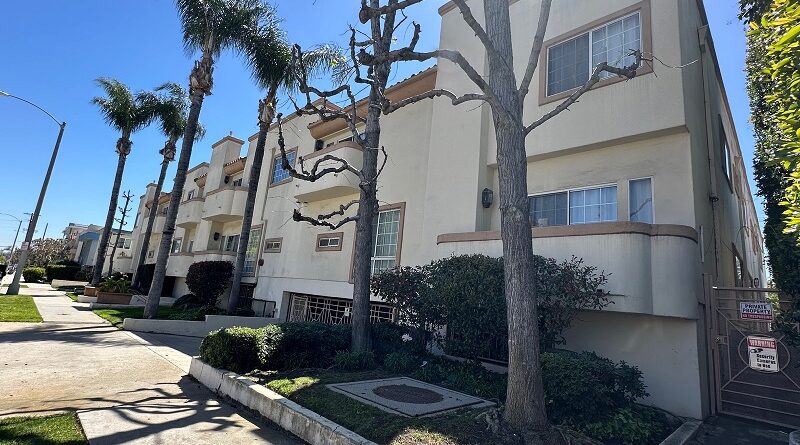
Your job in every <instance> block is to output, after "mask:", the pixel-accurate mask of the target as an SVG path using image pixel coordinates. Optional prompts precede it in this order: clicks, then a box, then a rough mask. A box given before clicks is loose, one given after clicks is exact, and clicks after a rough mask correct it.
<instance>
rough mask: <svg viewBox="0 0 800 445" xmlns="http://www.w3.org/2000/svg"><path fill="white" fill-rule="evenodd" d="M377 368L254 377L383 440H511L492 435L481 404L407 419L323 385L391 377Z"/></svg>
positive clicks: (456, 443) (435, 444)
mask: <svg viewBox="0 0 800 445" xmlns="http://www.w3.org/2000/svg"><path fill="white" fill-rule="evenodd" d="M390 376H391V375H389V374H386V373H384V372H381V371H364V372H340V371H334V370H326V369H305V370H297V371H290V372H284V373H272V374H268V373H267V374H259V375H254V376H252V377H253V378H256V379H257V380H258V381H259V382H260V383H261V384H263V385H265V386H267V387H268V388H270V389H272V390H273V391H275V392H277V393H279V394H281V395H283V396H284V397H287V398H288V399H290V400H293V401H295V402H297V403H299V404H300V405H303V406H304V407H306V408H308V409H310V410H312V411H314V412H316V413H318V414H320V415H322V416H324V417H326V418H328V419H330V420H332V421H334V422H336V423H338V424H340V425H343V426H344V427H346V428H348V429H350V430H352V431H355V432H356V433H358V434H360V435H362V436H364V437H366V438H368V439H370V440H372V441H374V442H377V443H378V444H382V445H383V444H386V445H389V444H391V445H493V444H497V445H511V444H514V445H516V444H520V443H522V442H521V440H520V438H519V437H517V436H513V435H494V434H492V433H491V432H490V431H487V423H486V421H485V420H483V419H482V418H481V419H476V418H475V417H476V416H477V415H479V414H481V413H482V412H484V411H486V410H485V409H462V410H458V411H454V412H451V413H448V414H442V415H438V416H436V417H423V418H409V417H403V416H399V415H395V414H391V413H388V412H386V411H382V410H380V409H378V408H375V407H372V406H369V405H365V404H363V403H360V402H357V401H355V400H353V399H351V398H349V397H347V396H344V395H342V394H339V393H337V392H334V391H331V390H329V389H328V388H326V387H325V385H326V384H329V383H340V382H348V381H356V380H370V379H379V378H385V377H390Z"/></svg>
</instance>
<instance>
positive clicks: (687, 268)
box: [437, 221, 702, 319]
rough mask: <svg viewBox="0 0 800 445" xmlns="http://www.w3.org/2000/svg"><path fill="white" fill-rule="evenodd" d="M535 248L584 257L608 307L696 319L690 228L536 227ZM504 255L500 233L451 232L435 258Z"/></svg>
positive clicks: (695, 261)
mask: <svg viewBox="0 0 800 445" xmlns="http://www.w3.org/2000/svg"><path fill="white" fill-rule="evenodd" d="M533 237H534V240H533V251H534V253H536V254H537V255H542V256H545V257H549V258H554V259H556V260H557V261H561V260H565V259H569V258H571V257H572V256H573V255H574V256H576V257H578V258H582V259H583V260H584V261H585V263H586V264H587V265H590V266H595V267H597V268H598V270H601V271H604V272H605V274H606V275H607V276H608V283H607V284H606V285H605V286H604V288H605V289H606V290H607V291H609V292H611V301H613V302H614V304H612V305H609V306H608V307H607V308H606V309H605V310H607V311H614V312H627V313H639V314H650V315H661V316H670V317H680V318H688V319H692V318H697V301H698V300H697V299H698V298H699V297H702V295H701V294H700V291H699V290H698V284H699V283H700V273H701V272H700V270H701V269H700V264H699V254H698V245H697V233H696V231H695V230H694V228H692V227H687V226H679V225H672V224H643V223H633V222H628V221H619V222H611V223H598V224H583V225H574V226H559V227H537V228H535V229H533ZM463 254H484V255H489V256H494V257H500V256H502V255H503V245H502V242H501V240H500V232H470V233H447V234H443V235H439V237H438V239H437V256H438V257H439V258H446V257H448V256H450V255H463Z"/></svg>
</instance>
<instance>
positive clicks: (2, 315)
mask: <svg viewBox="0 0 800 445" xmlns="http://www.w3.org/2000/svg"><path fill="white" fill-rule="evenodd" d="M0 321H20V322H41V321H42V316H41V315H39V310H38V309H36V304H34V302H33V297H28V296H26V295H15V296H6V295H3V296H0Z"/></svg>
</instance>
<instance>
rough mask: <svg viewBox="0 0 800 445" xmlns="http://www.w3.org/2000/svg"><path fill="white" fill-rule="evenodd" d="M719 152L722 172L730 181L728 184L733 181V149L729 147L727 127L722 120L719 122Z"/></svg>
mask: <svg viewBox="0 0 800 445" xmlns="http://www.w3.org/2000/svg"><path fill="white" fill-rule="evenodd" d="M719 139H720V141H719V150H720V157H719V160H720V163H721V166H722V171H724V172H725V177H726V178H727V179H728V182H730V180H731V149H730V147H729V146H728V137H727V136H726V135H725V126H724V125H723V124H722V120H720V122H719Z"/></svg>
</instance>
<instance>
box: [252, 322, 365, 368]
mask: <svg viewBox="0 0 800 445" xmlns="http://www.w3.org/2000/svg"><path fill="white" fill-rule="evenodd" d="M269 328H270V329H269V330H268V331H267V332H266V335H265V336H264V338H263V340H262V343H260V344H259V347H258V349H259V352H258V354H259V357H260V359H261V364H262V369H266V370H275V371H282V370H287V369H297V368H327V367H329V366H331V364H332V363H333V358H334V357H335V356H336V353H337V352H339V351H347V350H349V349H350V329H351V327H350V326H347V325H329V324H323V323H281V324H279V325H271V326H270V327H269Z"/></svg>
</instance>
